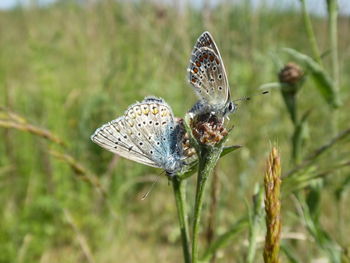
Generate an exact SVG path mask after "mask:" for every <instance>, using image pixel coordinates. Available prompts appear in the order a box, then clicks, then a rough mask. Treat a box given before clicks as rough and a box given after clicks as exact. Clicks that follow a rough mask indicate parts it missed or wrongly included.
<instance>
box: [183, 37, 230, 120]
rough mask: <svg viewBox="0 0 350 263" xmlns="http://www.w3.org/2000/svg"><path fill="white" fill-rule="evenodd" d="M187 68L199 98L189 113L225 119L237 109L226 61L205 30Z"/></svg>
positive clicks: (190, 80) (198, 40)
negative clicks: (232, 96)
mask: <svg viewBox="0 0 350 263" xmlns="http://www.w3.org/2000/svg"><path fill="white" fill-rule="evenodd" d="M187 71H188V72H189V74H188V80H189V82H190V83H191V85H192V86H193V88H194V90H195V92H196V94H197V96H198V97H199V101H198V102H197V103H196V104H195V105H194V106H193V108H192V109H191V110H190V112H192V113H195V114H206V113H209V114H210V115H216V116H218V117H219V118H222V117H225V116H227V115H228V114H229V113H232V112H234V111H235V110H236V104H235V103H234V102H233V101H231V93H230V87H229V83H228V79H227V75H226V70H225V66H224V63H223V61H222V58H221V55H220V52H219V49H218V48H217V45H216V43H215V41H214V39H213V37H212V36H211V35H210V33H209V32H207V31H206V32H204V33H202V34H201V35H200V37H199V38H198V39H197V42H196V44H195V46H194V48H193V50H192V55H191V59H190V64H189V66H188V69H187Z"/></svg>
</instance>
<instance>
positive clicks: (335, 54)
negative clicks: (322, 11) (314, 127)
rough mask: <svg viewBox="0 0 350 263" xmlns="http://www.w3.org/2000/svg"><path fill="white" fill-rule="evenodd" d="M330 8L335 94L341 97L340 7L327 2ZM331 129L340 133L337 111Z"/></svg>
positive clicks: (332, 2)
mask: <svg viewBox="0 0 350 263" xmlns="http://www.w3.org/2000/svg"><path fill="white" fill-rule="evenodd" d="M327 7H328V21H329V22H328V28H329V39H330V46H331V63H332V77H333V83H334V92H335V93H336V96H337V97H338V98H340V96H339V59H338V30H337V29H338V27H337V17H338V6H337V0H327ZM331 119H332V121H331V124H332V125H331V128H332V134H333V135H335V134H336V133H337V132H338V114H337V112H336V111H333V112H332V118H331Z"/></svg>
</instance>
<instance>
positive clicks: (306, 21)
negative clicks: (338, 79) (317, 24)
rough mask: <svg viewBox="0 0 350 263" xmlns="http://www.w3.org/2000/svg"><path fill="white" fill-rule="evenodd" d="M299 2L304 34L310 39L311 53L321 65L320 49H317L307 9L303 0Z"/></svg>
mask: <svg viewBox="0 0 350 263" xmlns="http://www.w3.org/2000/svg"><path fill="white" fill-rule="evenodd" d="M300 2H301V6H302V12H303V18H304V24H305V29H306V34H307V36H308V39H309V41H310V46H311V50H312V55H313V57H314V59H315V60H316V61H317V63H318V64H320V65H321V66H322V60H321V56H320V51H319V49H318V45H317V42H316V37H315V33H314V30H313V29H312V24H311V20H310V16H309V13H308V12H307V9H306V3H305V0H300Z"/></svg>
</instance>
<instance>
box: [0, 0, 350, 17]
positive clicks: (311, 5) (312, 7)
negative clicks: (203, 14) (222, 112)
mask: <svg viewBox="0 0 350 263" xmlns="http://www.w3.org/2000/svg"><path fill="white" fill-rule="evenodd" d="M31 1H32V0H0V9H9V8H12V7H14V6H16V5H17V4H22V5H28V4H29V3H30V2H31ZM35 1H36V2H38V3H39V4H42V5H46V4H50V3H53V2H55V1H57V0H35ZM159 1H160V2H162V1H161V0H159ZM182 1H186V0H182ZM219 1H220V0H211V2H212V3H213V4H215V2H219ZM250 1H251V2H252V3H253V5H254V6H259V4H261V3H265V4H267V5H270V6H276V5H278V7H280V8H298V7H299V5H300V4H299V0H250ZM165 2H167V1H166V0H165ZM202 2H203V1H201V0H192V1H191V3H193V4H194V5H197V6H200V5H201V3H202ZM306 2H307V5H308V10H309V11H310V12H312V13H314V14H319V15H325V14H326V7H325V2H326V1H325V0H306ZM338 2H339V12H340V13H341V14H343V15H350V1H349V0H338Z"/></svg>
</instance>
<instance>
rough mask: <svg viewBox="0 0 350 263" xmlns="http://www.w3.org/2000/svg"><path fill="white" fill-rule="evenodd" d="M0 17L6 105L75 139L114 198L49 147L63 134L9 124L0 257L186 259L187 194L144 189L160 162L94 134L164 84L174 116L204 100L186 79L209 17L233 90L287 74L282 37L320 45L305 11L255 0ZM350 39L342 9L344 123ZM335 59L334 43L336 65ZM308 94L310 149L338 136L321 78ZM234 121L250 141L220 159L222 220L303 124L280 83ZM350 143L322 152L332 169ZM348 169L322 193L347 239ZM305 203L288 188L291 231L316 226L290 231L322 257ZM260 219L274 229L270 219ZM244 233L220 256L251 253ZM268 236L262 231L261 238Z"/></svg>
mask: <svg viewBox="0 0 350 263" xmlns="http://www.w3.org/2000/svg"><path fill="white" fill-rule="evenodd" d="M313 25H314V27H315V31H316V37H317V39H318V42H319V44H320V49H321V52H327V50H328V48H329V43H328V40H327V34H326V30H327V24H326V20H325V19H323V18H320V17H317V18H316V17H314V18H313ZM0 27H1V34H0V50H1V52H0V95H1V96H0V105H1V106H5V107H7V108H8V109H10V110H11V111H13V112H17V113H18V114H20V115H22V116H25V117H26V119H27V120H28V121H29V122H30V123H33V124H35V125H37V126H40V127H44V128H45V129H47V130H49V131H51V132H52V133H53V134H55V135H56V136H58V138H60V139H61V140H62V141H64V142H65V143H66V145H67V147H66V148H65V149H64V151H65V152H67V153H69V154H70V155H71V156H74V158H76V159H77V160H78V161H79V162H80V164H81V165H83V166H84V167H85V168H86V169H89V170H91V171H93V172H94V173H95V174H98V175H99V179H100V181H101V184H102V186H103V188H104V189H106V192H107V200H108V202H107V201H106V199H104V198H103V197H102V196H101V195H100V194H98V192H96V191H95V189H94V187H92V186H91V185H89V184H87V183H85V182H84V181H83V180H78V179H77V177H75V176H74V171H72V170H71V169H70V168H71V167H70V166H69V165H67V163H66V162H62V161H60V160H58V159H57V158H56V157H55V156H53V155H50V153H49V150H50V149H51V148H54V150H57V151H60V150H62V149H61V148H59V147H60V146H57V145H52V144H51V143H50V142H47V141H44V140H43V139H42V138H40V137H37V136H35V135H33V134H29V133H26V132H23V131H18V130H14V129H4V128H1V130H0V132H1V138H2V140H1V141H2V143H1V144H0V188H1V192H0V203H1V207H0V209H1V214H0V217H1V218H0V220H1V224H0V243H1V246H0V262H16V261H18V262H39V261H40V262H87V261H88V260H89V261H92V262H93V261H95V262H140V261H142V262H178V260H179V258H180V255H181V254H180V253H181V248H180V243H179V242H180V236H179V231H178V229H177V222H176V207H175V204H174V200H173V197H172V194H170V192H171V187H170V186H169V185H167V181H166V179H162V180H161V183H160V184H159V185H158V186H157V188H156V189H155V190H154V191H153V192H152V194H151V195H150V196H149V197H148V199H146V201H144V202H141V201H140V196H141V195H142V193H144V192H145V191H146V190H147V188H148V187H149V182H150V181H151V180H152V179H153V176H155V175H156V174H157V173H159V171H158V170H155V169H151V168H147V167H145V166H141V165H138V164H135V163H133V162H130V161H127V160H124V159H119V158H113V155H112V154H110V153H109V152H106V151H104V150H102V149H100V148H98V146H96V145H94V144H93V143H91V141H90V139H89V136H90V135H91V133H92V132H93V131H94V130H95V129H96V128H97V127H98V126H100V125H101V124H103V123H104V122H107V121H109V120H111V119H113V118H115V117H117V116H120V115H121V114H122V113H123V112H124V110H125V109H126V108H127V106H128V105H129V104H131V103H133V102H135V101H136V100H141V99H142V98H143V97H144V96H146V95H156V96H160V97H163V98H164V99H166V101H167V102H168V103H169V104H170V105H171V106H172V108H173V110H174V112H175V114H176V115H177V116H183V115H184V113H185V112H186V110H187V109H189V108H190V107H191V106H192V104H193V103H194V102H195V95H194V92H193V91H192V90H191V88H190V87H189V85H188V84H187V83H186V74H187V73H186V67H187V63H188V59H189V55H190V52H191V49H192V46H193V43H194V41H195V40H196V38H197V36H198V35H199V34H200V33H201V32H202V31H204V30H209V31H210V32H211V33H212V34H213V36H214V37H215V39H216V41H217V43H218V45H219V48H220V51H221V55H222V57H223V60H224V62H225V66H226V69H227V72H228V77H229V81H230V84H231V92H232V96H233V98H239V97H242V96H245V95H250V94H252V93H254V92H256V91H257V88H258V87H259V86H260V85H261V84H263V83H266V82H271V81H276V80H277V76H276V72H277V70H278V69H277V68H275V65H274V57H276V56H278V57H281V56H282V57H283V56H285V54H283V52H282V53H281V52H279V50H280V48H282V47H291V48H294V49H296V50H298V51H300V52H302V53H306V54H310V53H311V50H310V47H309V43H308V41H307V38H306V34H305V32H304V28H303V22H302V18H301V15H300V14H299V13H297V12H287V11H284V12H278V11H276V10H270V9H258V10H255V11H252V9H251V8H249V6H247V5H245V6H243V5H237V4H236V5H230V4H225V5H219V6H218V7H215V8H214V9H211V10H204V11H203V10H197V9H193V8H184V9H182V10H181V11H179V10H178V9H176V8H174V7H170V6H165V5H156V4H150V3H147V2H142V3H134V4H127V3H118V2H114V1H103V3H100V4H87V5H75V4H69V3H60V4H57V5H55V6H52V7H49V8H45V9H30V10H29V9H28V10H22V9H17V10H12V11H2V12H1V13H0ZM349 42H350V26H349V18H345V17H343V18H340V19H339V57H340V66H341V72H340V76H341V87H340V88H341V100H342V101H343V106H342V107H341V108H340V109H339V116H338V118H339V131H341V130H344V129H345V128H348V126H349V116H348V111H349V109H350V108H349V107H350V105H349V104H350V101H349V91H348V88H347V87H348V86H349V85H350V77H349V74H346V72H349V70H350V63H349V61H350V50H349V46H350V45H349ZM329 61H330V58H329V57H327V56H325V57H324V65H325V67H327V66H328V65H329ZM285 62H287V58H286V61H285ZM298 96H299V103H300V107H301V108H302V109H304V111H305V110H308V109H312V114H311V115H310V117H309V130H310V131H309V132H310V134H311V135H312V140H310V141H309V145H308V149H305V152H310V151H311V150H312V149H316V148H318V146H321V145H323V144H324V143H326V142H328V141H329V140H330V138H331V137H332V136H331V134H330V129H329V123H330V119H329V118H330V116H331V115H330V113H329V107H328V106H327V105H326V104H325V102H324V100H323V99H322V98H321V97H320V95H319V94H318V93H317V91H316V89H315V88H313V87H312V85H311V84H306V85H305V87H304V88H303V90H302V91H301V92H300V94H299V95H298ZM231 123H232V124H234V125H235V128H234V130H233V132H232V133H231V138H230V139H229V142H228V143H229V144H240V145H244V147H243V148H242V149H240V150H238V151H237V152H236V153H235V154H232V155H228V156H226V157H224V158H223V159H222V160H220V168H219V170H218V174H219V178H220V182H221V196H220V199H219V202H218V215H217V220H216V221H217V225H218V226H219V227H218V229H217V230H216V232H217V234H220V233H223V232H224V231H225V230H228V229H230V227H231V226H232V225H233V224H234V223H235V222H237V220H239V219H240V218H242V217H243V216H244V215H246V214H247V208H246V200H250V198H251V196H252V194H253V193H254V187H253V186H254V184H255V183H256V182H261V181H262V177H261V174H262V173H261V171H262V170H263V168H264V160H265V156H266V153H267V151H268V150H269V145H270V142H271V141H277V142H278V145H279V147H280V151H281V156H282V160H283V171H288V170H289V168H292V167H290V166H289V160H288V156H290V151H291V149H290V148H289V139H290V138H289V136H290V134H291V133H290V131H291V129H292V124H291V122H290V120H289V118H288V113H287V111H286V110H285V108H284V105H283V101H282V100H281V98H280V94H279V92H273V91H272V93H271V94H270V95H268V96H261V97H259V96H258V97H255V98H254V99H253V100H252V101H251V102H249V103H243V104H241V105H240V107H239V110H238V112H237V113H236V114H234V115H233V116H232V117H231ZM346 143H347V144H348V142H347V141H345V142H344V144H346ZM346 149H348V148H346V147H342V148H340V147H338V148H335V149H334V150H332V152H333V155H332V154H325V156H324V157H320V159H321V160H320V163H321V164H322V165H321V167H323V168H324V169H325V170H326V169H327V168H328V167H331V166H332V165H334V164H335V161H340V160H346V157H347V156H349V151H348V150H346ZM308 150H309V151H308ZM334 153H335V155H334ZM320 172H321V171H320ZM348 173H349V170H347V171H345V172H343V173H342V174H340V175H339V174H337V175H336V176H335V177H332V176H329V177H328V178H329V179H328V180H327V183H326V184H324V185H323V186H322V187H323V190H322V199H321V207H320V224H322V225H323V226H324V228H325V229H326V230H327V231H328V233H330V234H331V238H332V239H334V240H335V241H336V243H338V244H340V245H341V246H343V247H344V248H348V247H349V244H350V238H349V236H350V227H349V225H348V224H347V222H349V220H350V213H349V212H348V209H346V207H348V206H349V201H348V200H349V199H348V198H347V197H348V195H347V193H346V190H347V188H346V187H343V188H341V186H343V185H342V183H343V182H346V178H345V177H348ZM191 182H192V181H190V182H189V189H188V191H189V194H191V196H192V195H193V193H194V182H192V184H191ZM339 189H342V195H341V198H338V199H337V198H336V197H339V196H340V195H337V196H336V195H335V194H334V192H335V191H336V190H339ZM281 194H282V197H283V191H282V193H281ZM295 207H296V206H295V205H294V201H293V200H291V199H290V198H286V199H285V200H283V202H282V214H283V221H282V225H283V228H282V229H283V231H284V232H283V233H282V245H283V244H284V240H283V237H284V235H287V234H288V233H299V234H302V235H303V236H306V238H305V239H304V240H298V241H293V242H290V241H288V246H290V247H292V248H291V251H293V253H295V254H296V255H297V257H298V258H299V260H300V261H301V262H309V261H310V260H311V259H319V258H324V257H325V254H324V252H323V251H322V250H320V249H318V248H317V245H316V244H317V242H315V241H314V240H313V238H314V237H313V236H310V235H309V234H308V232H307V230H306V227H305V226H304V225H303V223H302V221H301V218H300V217H299V216H298V212H297V209H296V208H295ZM111 208H112V209H111ZM65 211H68V215H69V220H68V219H67V212H65ZM259 233H260V234H261V235H263V231H262V230H261V231H260V232H259ZM236 238H237V239H236V240H235V242H233V243H232V245H230V246H229V247H228V248H227V249H223V250H222V251H220V253H218V254H217V261H218V262H232V261H237V262H239V261H240V260H242V259H243V258H245V254H246V253H247V250H248V249H247V246H246V242H247V238H248V232H245V233H244V234H240V235H239V236H238V237H236ZM82 240H83V241H82ZM84 246H87V247H88V248H86V247H85V248H84ZM283 246H284V245H283ZM261 248H262V243H258V244H257V249H260V250H261ZM86 251H89V252H86ZM256 258H257V262H260V261H261V260H262V257H260V258H259V257H258V256H257V257H256ZM282 259H283V258H282ZM282 261H283V262H284V260H282Z"/></svg>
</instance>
